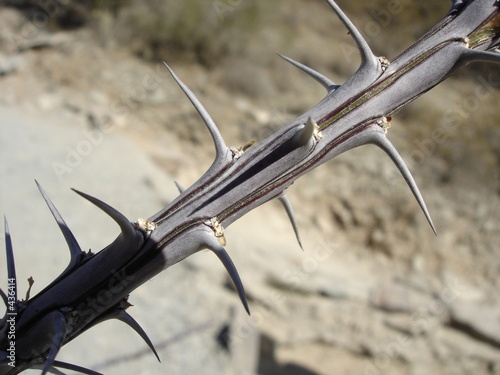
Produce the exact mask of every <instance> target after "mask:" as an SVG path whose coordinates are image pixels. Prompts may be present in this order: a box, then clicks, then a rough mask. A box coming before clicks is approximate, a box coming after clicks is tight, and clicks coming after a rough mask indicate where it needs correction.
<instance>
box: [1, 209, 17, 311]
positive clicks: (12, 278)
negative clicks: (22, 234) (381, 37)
mask: <svg viewBox="0 0 500 375" xmlns="http://www.w3.org/2000/svg"><path fill="white" fill-rule="evenodd" d="M4 223H5V224H4V225H5V252H6V255H7V278H8V279H9V285H13V286H14V296H13V297H14V300H15V301H16V303H15V304H14V310H15V311H9V312H14V313H15V312H17V281H16V280H17V279H16V263H15V261H14V249H13V247H12V239H11V237H10V230H9V224H8V223H7V218H6V217H5V216H4Z"/></svg>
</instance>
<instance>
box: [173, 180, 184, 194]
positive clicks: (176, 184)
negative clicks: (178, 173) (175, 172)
mask: <svg viewBox="0 0 500 375" xmlns="http://www.w3.org/2000/svg"><path fill="white" fill-rule="evenodd" d="M174 183H175V186H177V190H179V193H181V194H182V193H184V191H186V189H184V188H183V187H182V186H181V184H179V183H178V182H177V181H174Z"/></svg>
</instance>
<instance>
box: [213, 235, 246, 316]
mask: <svg viewBox="0 0 500 375" xmlns="http://www.w3.org/2000/svg"><path fill="white" fill-rule="evenodd" d="M212 238H213V239H212ZM204 245H205V247H207V248H208V249H209V250H212V251H213V252H214V253H215V255H217V257H218V258H219V259H220V261H221V262H222V264H223V265H224V267H225V268H226V271H227V273H228V274H229V277H231V280H232V281H233V284H234V286H235V287H236V290H237V291H238V295H239V297H240V300H241V303H242V304H243V306H244V307H245V310H246V312H247V313H248V315H250V308H249V307H248V302H247V297H246V294H245V288H244V287H243V283H242V282H241V279H240V275H239V274H238V270H237V269H236V267H235V265H234V263H233V261H232V260H231V258H230V257H229V254H228V253H227V251H226V249H224V247H222V245H221V244H219V242H218V241H217V240H216V239H215V237H213V236H210V239H209V240H208V241H205V243H204Z"/></svg>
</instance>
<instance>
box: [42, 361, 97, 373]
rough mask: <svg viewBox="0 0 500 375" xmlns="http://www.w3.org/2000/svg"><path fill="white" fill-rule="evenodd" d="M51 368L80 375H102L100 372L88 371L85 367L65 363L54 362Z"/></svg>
mask: <svg viewBox="0 0 500 375" xmlns="http://www.w3.org/2000/svg"><path fill="white" fill-rule="evenodd" d="M52 366H53V367H59V368H64V369H67V370H71V371H75V372H79V373H81V374H87V375H103V374H101V373H100V372H97V371H94V370H90V369H88V368H85V367H81V366H77V365H73V364H71V363H66V362H61V361H54V363H53V365H52Z"/></svg>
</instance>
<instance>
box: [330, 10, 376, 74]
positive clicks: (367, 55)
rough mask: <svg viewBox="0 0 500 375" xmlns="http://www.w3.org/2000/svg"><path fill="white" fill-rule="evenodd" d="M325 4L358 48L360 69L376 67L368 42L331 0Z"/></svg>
mask: <svg viewBox="0 0 500 375" xmlns="http://www.w3.org/2000/svg"><path fill="white" fill-rule="evenodd" d="M326 2H327V3H328V4H329V5H330V7H331V8H332V9H333V11H334V12H335V13H336V14H337V16H338V17H339V19H340V20H341V21H342V23H343V24H344V25H345V27H346V28H347V30H348V31H349V33H350V34H351V36H352V38H353V39H354V41H355V42H356V45H357V46H358V49H359V52H360V53H361V67H364V66H367V65H370V66H377V65H378V63H377V58H376V57H375V55H374V54H373V52H372V50H371V48H370V46H369V45H368V42H367V41H366V40H365V38H363V35H361V33H360V32H359V31H358V29H357V28H356V26H354V24H353V23H352V22H351V20H350V19H349V17H347V16H346V14H345V13H344V12H343V11H342V9H340V7H339V6H338V5H337V4H336V3H335V2H334V1H333V0H326Z"/></svg>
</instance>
